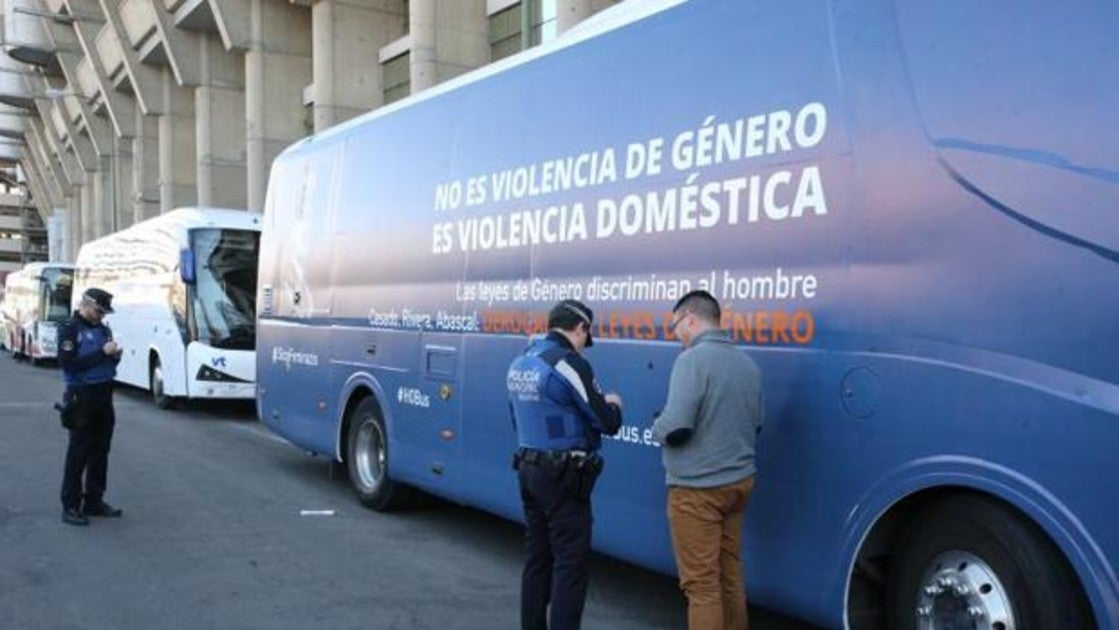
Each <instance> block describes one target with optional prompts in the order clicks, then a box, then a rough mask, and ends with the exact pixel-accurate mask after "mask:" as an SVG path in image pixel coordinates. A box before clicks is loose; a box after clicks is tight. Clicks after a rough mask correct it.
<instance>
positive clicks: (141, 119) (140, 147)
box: [131, 107, 159, 223]
mask: <svg viewBox="0 0 1119 630" xmlns="http://www.w3.org/2000/svg"><path fill="white" fill-rule="evenodd" d="M131 199H132V223H139V222H140V221H143V220H144V219H150V218H152V217H154V216H156V215H158V214H159V119H158V117H156V116H145V115H144V112H143V111H142V110H141V109H140V108H139V107H137V108H136V136H135V137H134V138H132V190H131Z"/></svg>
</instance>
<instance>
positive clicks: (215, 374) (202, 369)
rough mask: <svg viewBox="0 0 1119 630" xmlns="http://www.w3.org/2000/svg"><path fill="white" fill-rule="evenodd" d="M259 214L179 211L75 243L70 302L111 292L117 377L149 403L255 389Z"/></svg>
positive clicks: (246, 394)
mask: <svg viewBox="0 0 1119 630" xmlns="http://www.w3.org/2000/svg"><path fill="white" fill-rule="evenodd" d="M259 245H260V215H259V214H255V213H250V212H245V211H242V210H226V209H209V208H181V209H178V210H174V211H171V212H168V213H166V214H163V215H160V216H158V217H155V218H152V219H148V220H147V221H142V222H140V223H137V224H135V225H133V226H131V227H129V228H127V229H124V230H121V231H119V232H116V233H113V234H110V235H108V236H105V237H103V238H100V239H98V240H96V241H92V242H90V243H87V244H85V245H83V246H82V248H81V252H80V253H79V254H78V260H77V264H76V266H77V273H76V274H75V287H74V289H75V290H74V298H73V299H74V304H75V306H76V305H77V303H78V301H79V300H80V299H81V296H82V293H84V292H85V290H86V289H87V288H89V287H98V288H101V289H104V290H106V291H108V292H110V293H112V294H113V310H114V311H116V312H115V313H112V314H111V315H109V316H108V318H107V322H108V324H109V326H110V327H111V328H112V329H113V335H114V337H115V338H116V340H117V341H118V342H120V344H121V345H122V346H123V347H124V355H123V356H122V358H121V362H120V366H119V367H118V368H117V381H119V382H122V383H127V384H129V385H134V386H136V387H141V388H145V389H149V390H150V391H151V393H152V399H153V400H154V402H155V404H156V405H158V406H159V407H162V408H168V407H171V406H172V405H173V404H174V403H175V402H176V401H177V400H179V399H192V398H244V399H250V398H253V396H254V395H255V387H256V385H255V382H256V365H255V357H254V353H255V349H256V279H257V258H258V252H259Z"/></svg>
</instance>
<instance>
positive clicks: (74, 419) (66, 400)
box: [54, 387, 78, 431]
mask: <svg viewBox="0 0 1119 630" xmlns="http://www.w3.org/2000/svg"><path fill="white" fill-rule="evenodd" d="M54 408H55V410H57V411H58V419H59V420H60V421H61V422H62V428H63V429H66V430H68V431H73V430H74V429H77V428H78V426H77V425H78V390H77V389H75V388H73V387H67V388H66V390H65V391H64V392H62V402H60V403H54Z"/></svg>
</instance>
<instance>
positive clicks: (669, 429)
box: [653, 330, 765, 488]
mask: <svg viewBox="0 0 1119 630" xmlns="http://www.w3.org/2000/svg"><path fill="white" fill-rule="evenodd" d="M764 415H765V409H764V407H763V406H762V388H761V372H760V371H759V370H758V366H757V364H755V363H754V361H753V359H751V358H750V357H748V356H746V354H745V353H743V352H742V351H741V350H739V349H738V348H736V347H735V345H734V344H733V343H732V342H731V341H730V339H729V338H728V337H727V335H726V333H724V332H723V331H720V330H709V331H707V332H705V333H703V334H701V335H699V336H698V337H697V338H696V339H695V341H694V342H693V343H692V345H691V347H689V348H688V349H687V350H685V351H684V352H683V353H682V354H681V355H680V356H679V357H677V358H676V363H675V364H674V365H673V366H672V376H671V378H670V379H669V383H668V400H667V402H666V403H665V406H664V411H663V412H661V415H660V417H658V418H657V420H656V422H654V423H653V437H654V438H656V440H657V441H658V442H660V443H661V445H662V446H663V454H664V468H665V472H666V473H667V475H666V478H667V481H668V485H670V486H688V487H693V488H711V487H715V486H722V485H726V484H728V483H734V482H736V481H740V480H742V479H745V478H746V477H749V476H750V475H753V474H754V472H755V465H754V444H755V442H756V439H757V434H758V429H759V428H760V427H761V425H762V421H763V419H764ZM670 435H671V436H672V438H680V437H685V436H686V438H687V439H686V440H685V441H684V442H683V443H682V444H680V445H678V446H670V445H669V444H668V442H675V441H676V440H675V439H669V436H670ZM666 439H667V440H668V442H666Z"/></svg>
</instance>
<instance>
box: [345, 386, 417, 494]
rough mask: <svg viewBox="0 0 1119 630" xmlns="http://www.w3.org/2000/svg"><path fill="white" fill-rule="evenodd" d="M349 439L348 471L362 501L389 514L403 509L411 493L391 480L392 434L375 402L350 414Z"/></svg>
mask: <svg viewBox="0 0 1119 630" xmlns="http://www.w3.org/2000/svg"><path fill="white" fill-rule="evenodd" d="M349 424H350V430H349V435H347V436H346V467H347V469H348V470H349V474H350V484H351V485H352V486H353V488H354V492H355V493H357V497H358V500H359V501H361V504H362V505H364V506H365V507H367V508H372V509H374V510H378V511H381V512H387V511H390V510H393V509H396V508H399V507H401V505H403V503H404V500H405V495H406V494H407V489H406V488H405V487H403V486H402V485H400V484H398V483H396V482H394V481H393V480H392V479H391V478H389V449H388V433H387V432H386V431H385V423H384V421H383V420H381V414H380V411H379V410H378V409H377V403H376V401H374V399H373V398H365V399H363V400H362V401H361V402H359V403H358V404H357V406H356V407H354V409H353V411H352V412H350V418H349Z"/></svg>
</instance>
